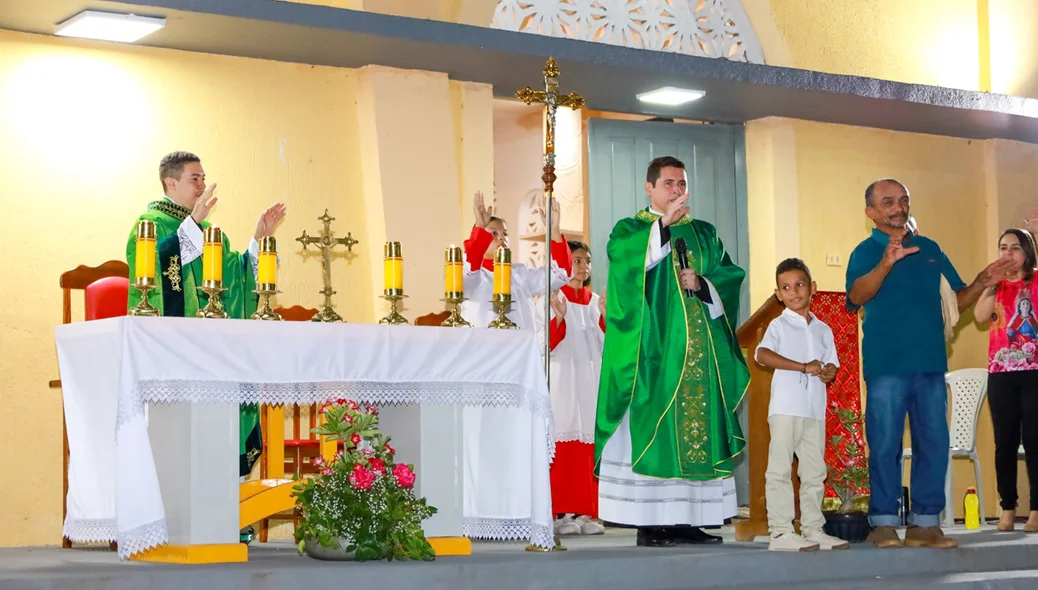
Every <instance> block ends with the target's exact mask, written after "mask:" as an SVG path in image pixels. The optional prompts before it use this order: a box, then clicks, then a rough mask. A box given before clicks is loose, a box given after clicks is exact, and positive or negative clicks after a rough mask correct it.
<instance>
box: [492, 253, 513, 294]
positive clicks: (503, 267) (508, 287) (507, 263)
mask: <svg viewBox="0 0 1038 590" xmlns="http://www.w3.org/2000/svg"><path fill="white" fill-rule="evenodd" d="M511 293H512V251H511V250H509V249H508V248H505V247H504V246H500V247H498V249H497V252H495V253H494V295H510V294H511Z"/></svg>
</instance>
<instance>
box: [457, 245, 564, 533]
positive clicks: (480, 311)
mask: <svg viewBox="0 0 1038 590" xmlns="http://www.w3.org/2000/svg"><path fill="white" fill-rule="evenodd" d="M550 272H551V288H552V289H558V288H559V287H561V286H562V285H565V284H567V283H568V282H569V280H570V277H568V276H567V275H566V271H565V270H563V269H562V268H561V267H560V266H559V265H558V264H557V263H556V262H555V261H554V260H552V261H551V267H550ZM544 273H545V269H544V268H539V269H533V268H530V267H528V266H526V265H525V264H513V265H512V281H511V292H512V301H513V303H512V310H511V311H510V312H508V314H507V316H508V318H509V319H510V320H512V321H513V322H515V324H516V325H517V326H518V327H519V330H523V331H529V332H532V333H534V334H537V335H540V333H541V332H542V330H538V329H537V327H536V321H537V318H538V317H541V318H543V317H544V314H543V312H541V313H540V314H538V313H537V312H536V311H535V302H534V299H533V298H534V296H535V295H540V294H542V293H544V287H545V276H544ZM464 280H465V296H466V297H467V298H468V300H467V301H465V302H463V303H462V304H461V315H462V317H463V318H465V320H466V321H468V322H469V323H471V324H472V327H473V329H476V330H486V329H489V328H487V326H488V325H489V324H490V322H491V321H493V320H494V319H496V318H497V314H496V313H495V312H494V308H493V304H492V303H491V302H490V301H491V298H492V296H493V293H494V273H493V272H492V271H490V270H487V269H485V268H482V267H481V268H480V269H479V270H475V271H473V270H471V267H470V266H469V263H468V260H466V261H465V279H464ZM541 342H542V346H541V348H542V349H543V340H542V341H541ZM542 354H543V353H542ZM542 378H543V374H542ZM503 410H504V409H503V408H496V407H489V406H484V407H473V406H466V407H465V409H464V413H463V416H464V418H463V424H464V426H463V437H462V438H463V445H464V449H465V471H464V480H465V514H466V515H479V518H478V520H476V519H473V518H466V519H465V536H467V537H470V538H473V539H525V538H533V539H545V540H546V541H547V542H549V543H553V542H554V541H553V540H554V531H553V529H552V528H551V527H550V526H547V527H544V526H541V525H540V524H538V523H537V522H532V523H531V521H530V518H529V513H530V503H531V502H530V500H531V499H530V498H529V494H530V490H531V488H530V482H529V479H530V463H529V457H528V455H529V450H528V449H525V448H523V447H522V446H517V445H514V444H512V441H513V440H515V439H514V438H513V437H512V435H511V433H512V432H513V431H514V430H515V428H517V425H516V424H515V420H514V416H512V415H511V414H510V413H508V412H506V411H503ZM551 434H552V435H554V428H553V429H552V433H551ZM552 458H554V453H553V454H552ZM545 467H547V466H545ZM547 476H548V473H547V471H546V472H545V473H544V477H547ZM476 489H478V490H480V493H479V494H478V495H477V494H475V493H474V490H476ZM549 503H550V498H549ZM547 508H548V510H549V511H550V506H548V507H547ZM531 527H532V530H531Z"/></svg>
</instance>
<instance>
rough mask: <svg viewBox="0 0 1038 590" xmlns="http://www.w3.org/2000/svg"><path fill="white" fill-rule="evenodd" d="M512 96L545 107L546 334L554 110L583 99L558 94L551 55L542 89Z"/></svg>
mask: <svg viewBox="0 0 1038 590" xmlns="http://www.w3.org/2000/svg"><path fill="white" fill-rule="evenodd" d="M515 96H516V98H518V99H519V100H521V101H523V102H525V103H526V104H528V105H531V104H533V103H539V104H543V105H544V108H545V115H546V116H545V134H544V169H543V173H542V174H541V180H542V181H543V182H544V205H543V207H544V209H543V210H544V215H545V226H544V252H545V264H544V333H545V334H548V333H549V332H550V329H551V222H552V220H551V195H552V190H553V189H554V187H555V179H556V178H557V177H556V176H555V112H556V111H557V110H558V108H559V107H560V106H561V107H569V108H571V109H573V110H577V109H581V108H583V107H584V104H585V103H586V102H587V101H585V100H584V98H583V97H581V96H580V95H579V94H577V93H576V92H570V93H569V94H566V95H561V96H560V95H559V67H558V65H556V64H555V58H554V57H549V58H548V63H546V64H545V65H544V90H533V89H532V88H530V87H526V88H523V89H522V90H520V91H519V92H516V93H515ZM550 372H551V342H549V338H545V339H544V374H545V376H549V383H550V382H551V380H550Z"/></svg>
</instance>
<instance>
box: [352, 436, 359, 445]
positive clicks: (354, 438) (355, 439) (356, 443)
mask: <svg viewBox="0 0 1038 590" xmlns="http://www.w3.org/2000/svg"><path fill="white" fill-rule="evenodd" d="M350 442H351V443H353V444H355V445H359V444H360V435H359V434H357V433H353V436H351V437H350Z"/></svg>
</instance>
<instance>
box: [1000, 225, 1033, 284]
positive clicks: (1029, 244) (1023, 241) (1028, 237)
mask: <svg viewBox="0 0 1038 590" xmlns="http://www.w3.org/2000/svg"><path fill="white" fill-rule="evenodd" d="M1009 234H1012V235H1014V236H1016V239H1017V241H1018V242H1020V249H1021V250H1023V251H1024V266H1023V269H1022V270H1023V271H1024V281H1026V282H1028V283H1030V282H1031V281H1032V280H1034V271H1035V268H1036V267H1038V253H1035V239H1034V236H1033V235H1032V234H1031V232H1029V231H1027V230H1026V229H1017V228H1015V227H1014V228H1009V229H1007V230H1006V231H1004V232H1002V235H1000V236H998V241H999V242H1001V241H1002V238H1004V237H1006V236H1007V235H1009Z"/></svg>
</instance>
